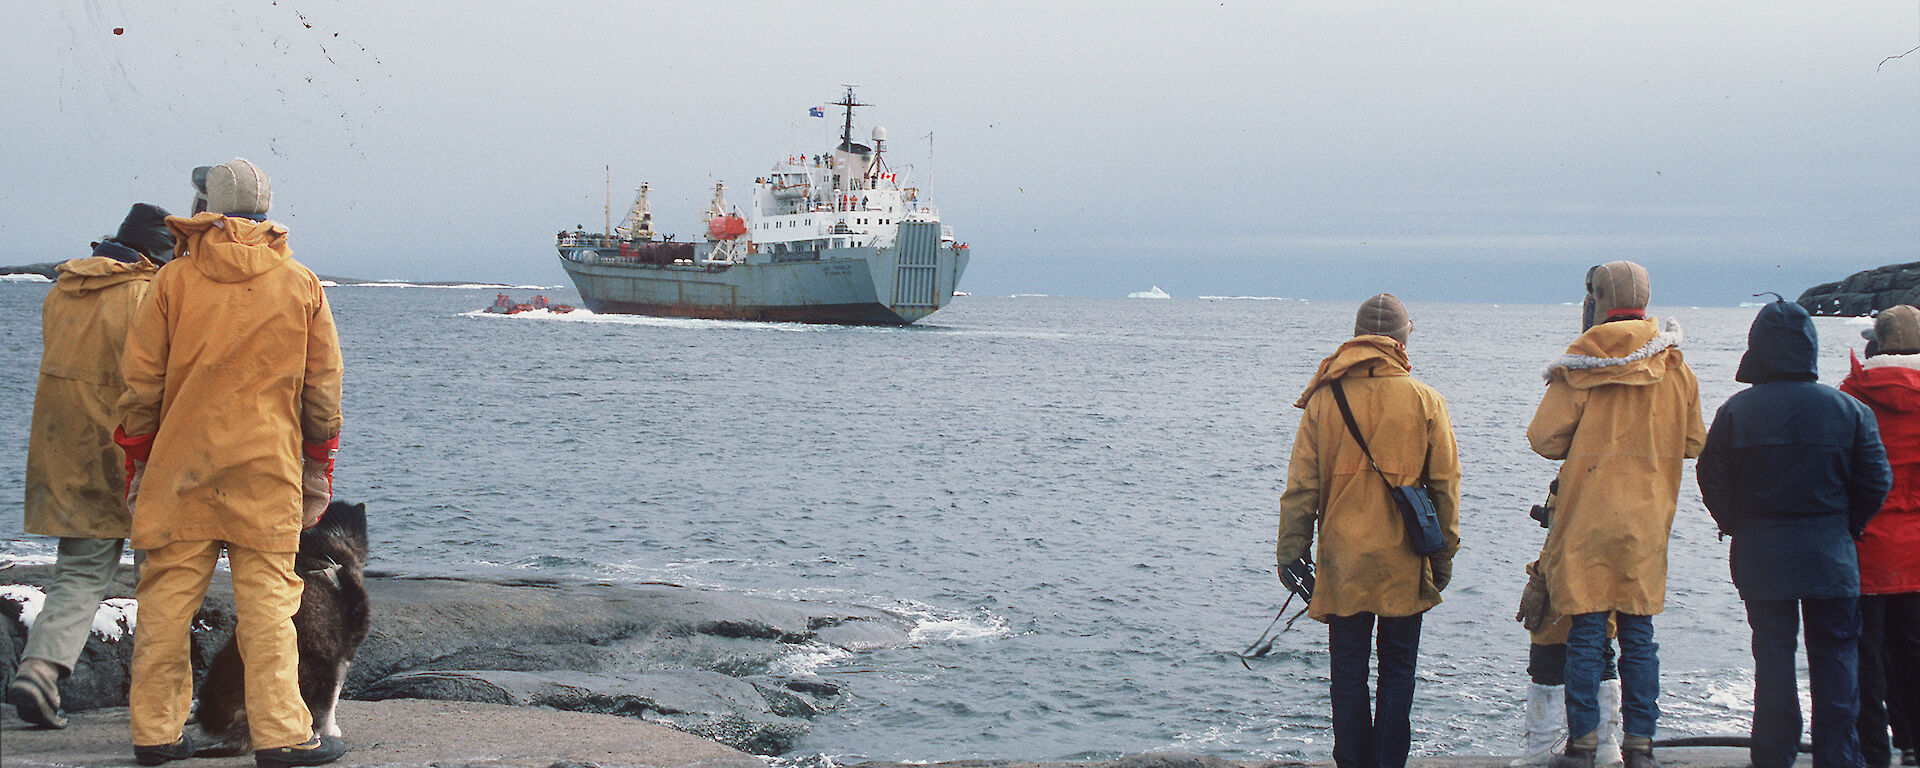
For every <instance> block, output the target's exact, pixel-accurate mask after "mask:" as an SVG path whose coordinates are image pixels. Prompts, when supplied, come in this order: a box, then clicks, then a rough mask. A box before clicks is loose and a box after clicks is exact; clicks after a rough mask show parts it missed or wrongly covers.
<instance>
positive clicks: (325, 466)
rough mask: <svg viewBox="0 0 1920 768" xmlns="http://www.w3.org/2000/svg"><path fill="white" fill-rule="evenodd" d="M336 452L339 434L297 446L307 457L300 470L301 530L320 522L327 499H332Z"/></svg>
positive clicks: (324, 511)
mask: <svg viewBox="0 0 1920 768" xmlns="http://www.w3.org/2000/svg"><path fill="white" fill-rule="evenodd" d="M339 452H340V436H339V435H334V436H333V438H332V439H328V440H321V441H311V440H310V441H307V442H306V443H304V444H302V445H301V446H300V453H301V455H302V456H303V457H304V458H305V459H306V460H305V461H304V462H302V463H303V464H304V465H305V466H303V467H302V468H301V472H300V522H301V526H300V527H301V528H302V529H306V528H312V527H314V526H315V525H319V524H320V517H321V516H322V515H325V514H326V513H327V502H329V501H332V500H333V456H334V454H336V453H339Z"/></svg>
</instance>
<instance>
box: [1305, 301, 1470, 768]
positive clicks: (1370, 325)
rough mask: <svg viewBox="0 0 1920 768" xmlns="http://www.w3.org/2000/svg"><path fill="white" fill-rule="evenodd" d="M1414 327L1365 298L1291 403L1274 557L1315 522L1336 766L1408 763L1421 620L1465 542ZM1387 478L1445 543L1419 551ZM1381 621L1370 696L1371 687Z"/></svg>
mask: <svg viewBox="0 0 1920 768" xmlns="http://www.w3.org/2000/svg"><path fill="white" fill-rule="evenodd" d="M1412 328H1413V324H1412V322H1411V321H1409V320H1408V318H1407V310H1406V307H1404V306H1402V305H1401V303H1400V300H1399V299H1397V298H1394V296H1393V295H1392V294H1386V293H1383V294H1379V295H1377V296H1374V297H1373V298H1370V299H1368V300H1367V301H1366V303H1364V304H1362V305H1361V307H1360V312H1359V314H1358V316H1357V318H1356V319H1355V322H1354V329H1353V332H1354V338H1353V339H1351V340H1349V341H1347V342H1346V343H1344V344H1341V345H1340V348H1339V349H1338V350H1336V351H1335V352H1334V353H1333V355H1332V356H1330V357H1328V358H1327V359H1326V360H1324V361H1322V362H1321V363H1320V368H1319V370H1318V371H1316V372H1315V373H1314V375H1313V381H1312V382H1311V383H1309V384H1308V385H1307V390H1306V392H1305V393H1304V394H1302V395H1301V396H1300V399H1299V401H1298V402H1296V403H1294V406H1295V407H1297V408H1301V409H1303V410H1304V412H1303V413H1302V414H1301V416H1300V430H1299V432H1298V433H1297V434H1296V435H1295V436H1294V441H1293V455H1292V458H1291V459H1290V460H1289V461H1288V464H1287V488H1286V491H1285V492H1284V493H1283V494H1282V495H1281V497H1280V531H1279V538H1278V541H1277V542H1276V544H1275V547H1274V556H1275V559H1276V561H1277V563H1278V565H1279V567H1280V568H1282V569H1284V568H1285V567H1286V566H1287V565H1288V564H1290V563H1292V562H1293V561H1294V560H1295V559H1297V558H1299V557H1300V556H1301V555H1304V554H1306V553H1307V549H1308V547H1309V546H1311V545H1312V544H1313V543H1314V532H1315V529H1316V527H1317V528H1318V530H1319V547H1318V550H1317V557H1316V561H1317V565H1316V572H1315V584H1314V588H1313V598H1312V600H1311V601H1309V602H1308V604H1307V609H1308V610H1307V613H1308V615H1309V616H1312V617H1313V618H1314V619H1316V620H1319V621H1322V622H1325V623H1326V624H1327V632H1328V638H1329V643H1328V646H1329V656H1330V658H1329V661H1330V665H1331V673H1332V682H1331V685H1330V697H1331V699H1332V707H1333V739H1334V741H1333V759H1334V763H1335V764H1336V765H1338V766H1340V768H1349V767H1351V766H1369V767H1370V766H1376V765H1377V766H1382V767H1384V768H1400V766H1404V765H1406V762H1407V752H1408V750H1409V748H1410V746H1411V740H1412V731H1411V727H1410V722H1409V721H1410V715H1411V713H1412V709H1413V688H1414V666H1415V662H1416V660H1417V658H1418V656H1419V650H1420V621H1421V617H1422V616H1423V615H1424V614H1425V613H1426V611H1427V610H1428V609H1430V608H1432V607H1434V606H1435V605H1438V604H1439V603H1440V591H1441V590H1443V589H1446V587H1447V582H1448V581H1450V580H1451V578H1452V576H1453V556H1454V553H1455V552H1457V551H1458V550H1459V548H1460V460H1459V457H1458V455H1457V454H1456V452H1455V448H1454V442H1453V424H1452V422H1451V421H1449V419H1448V417H1447V404H1446V401H1445V400H1444V399H1442V398H1441V397H1440V394H1439V393H1438V392H1435V391H1433V388H1432V387H1429V386H1427V385H1425V384H1423V383H1421V382H1419V381H1417V380H1415V379H1414V378H1413V377H1412V376H1411V375H1409V371H1411V370H1412V368H1413V365H1412V363H1411V362H1409V361H1408V359H1407V347H1406V341H1407V336H1408V333H1409V332H1410V331H1411V330H1412ZM1334 386H1337V387H1339V389H1340V391H1341V392H1343V393H1344V394H1345V397H1346V399H1347V402H1348V404H1349V406H1350V407H1351V410H1352V412H1353V418H1354V422H1355V425H1356V427H1357V428H1358V429H1359V431H1360V432H1361V435H1362V437H1363V438H1364V439H1365V440H1366V443H1367V448H1366V451H1363V450H1362V449H1361V447H1360V444H1359V443H1357V442H1355V441H1354V438H1353V436H1352V433H1351V432H1350V430H1349V429H1348V427H1347V422H1346V419H1345V418H1343V417H1342V415H1341V412H1340V408H1339V405H1338V402H1337V400H1336V398H1335V397H1334V392H1333V391H1332V389H1333V387H1334ZM1367 452H1371V453H1372V459H1371V460H1369V459H1368V457H1367ZM1375 465H1378V467H1379V470H1380V472H1379V473H1376V472H1375V471H1374V466H1375ZM1382 474H1384V475H1385V478H1386V479H1383V478H1382V476H1381V475H1382ZM1388 479H1391V481H1392V483H1393V484H1395V485H1413V484H1416V483H1420V484H1425V485H1426V486H1427V488H1428V489H1429V490H1430V491H1431V493H1432V497H1433V504H1434V507H1435V511H1436V512H1437V516H1438V518H1439V522H1440V527H1441V531H1442V536H1441V538H1442V547H1441V550H1440V551H1439V552H1436V553H1434V554H1433V555H1431V556H1421V555H1419V554H1416V553H1415V552H1414V549H1413V544H1412V537H1411V536H1409V534H1408V533H1407V527H1406V524H1405V523H1404V522H1403V521H1402V520H1401V517H1400V512H1399V510H1398V508H1397V507H1396V506H1395V505H1394V501H1393V499H1392V497H1391V495H1390V491H1389V490H1388V487H1387V483H1388ZM1376 624H1377V626H1378V643H1379V653H1378V657H1379V690H1378V693H1377V697H1375V696H1373V695H1371V694H1370V693H1369V691H1368V690H1367V682H1368V669H1369V667H1370V666H1371V662H1372V660H1373V659H1372V657H1373V656H1374V652H1373V650H1372V645H1373V642H1374V634H1375V628H1376ZM1374 698H1377V712H1378V714H1377V716H1376V714H1375V712H1376V705H1375V703H1374V702H1373V701H1370V699H1374Z"/></svg>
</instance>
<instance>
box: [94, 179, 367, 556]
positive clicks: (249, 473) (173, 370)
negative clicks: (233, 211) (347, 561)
mask: <svg viewBox="0 0 1920 768" xmlns="http://www.w3.org/2000/svg"><path fill="white" fill-rule="evenodd" d="M167 226H168V227H170V228H171V229H173V231H174V234H175V236H176V237H177V245H176V246H175V251H176V253H177V254H178V256H177V257H176V258H175V259H174V260H173V261H172V262H170V263H168V264H167V265H166V266H165V267H164V268H162V269H161V270H160V273H159V275H158V276H157V277H156V278H155V280H154V284H153V290H152V292H151V293H150V294H149V295H148V297H147V300H146V302H145V303H143V304H142V305H141V306H140V313H139V315H138V317H136V318H135V320H134V326H133V329H132V331H131V333H129V335H128V337H127V349H126V357H125V360H124V364H123V367H124V369H125V371H126V378H127V392H126V394H125V395H124V396H122V397H121V398H120V403H119V414H120V424H121V427H122V429H123V430H124V431H125V433H126V434H127V435H129V436H134V437H139V436H146V435H152V436H153V440H152V445H151V454H150V457H149V459H148V463H147V471H146V475H145V477H144V478H143V479H142V481H141V488H140V495H139V498H138V504H137V507H136V508H135V510H134V514H133V546H134V547H135V548H137V549H155V548H158V547H162V546H165V545H167V544H170V543H172V542H176V541H224V542H228V543H230V544H234V545H236V546H240V547H244V548H247V549H252V550H257V551H262V552H293V551H296V550H298V549H299V541H300V523H301V519H300V510H301V489H300V474H301V461H302V458H301V443H302V442H303V441H307V442H319V441H326V440H332V439H334V438H336V437H338V436H339V434H340V380H341V365H340V340H339V337H338V335H337V333H336V331H335V329H334V325H333V312H332V311H331V310H330V309H329V308H328V305H327V298H326V294H324V293H323V292H322V291H321V288H320V280H319V278H317V277H315V276H314V274H313V272H311V271H309V270H308V269H307V268H306V267H304V266H301V264H300V263H299V262H297V261H294V260H293V257H292V251H291V250H289V249H288V248H287V230H286V228H285V227H282V226H281V225H279V224H276V223H274V222H271V221H266V222H262V221H253V220H251V219H246V218H240V217H223V216H221V215H220V214H217V213H211V212H209V213H201V214H197V215H195V216H194V217H193V218H181V217H178V216H172V217H168V218H167Z"/></svg>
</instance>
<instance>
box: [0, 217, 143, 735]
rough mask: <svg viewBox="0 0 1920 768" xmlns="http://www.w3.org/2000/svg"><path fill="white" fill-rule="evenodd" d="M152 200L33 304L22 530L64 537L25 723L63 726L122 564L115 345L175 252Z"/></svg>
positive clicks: (21, 696) (25, 671) (26, 662)
mask: <svg viewBox="0 0 1920 768" xmlns="http://www.w3.org/2000/svg"><path fill="white" fill-rule="evenodd" d="M166 217H167V212H166V211H164V210H162V209H160V208H159V207H158V206H154V205H148V204H146V203H134V205H133V209H132V210H130V211H128V212H127V216H126V218H125V219H124V220H122V221H121V222H120V229H119V231H118V232H116V233H115V234H114V236H113V237H109V238H106V239H104V240H102V241H100V242H98V243H95V244H94V248H93V255H92V256H88V257H87V258H83V259H70V260H68V261H63V262H61V263H60V265H59V266H58V267H56V268H55V269H56V273H57V274H58V275H59V277H58V278H57V279H56V280H55V281H54V285H53V289H52V290H50V291H47V298H46V301H45V302H43V303H42V304H41V308H40V337H41V343H42V347H41V348H42V352H41V353H40V382H39V385H38V386H37V387H36V388H35V389H34V393H33V426H32V431H31V432H29V434H28V437H27V485H26V492H27V493H26V497H27V498H26V501H27V503H26V530H27V532H28V533H32V534H38V535H41V536H58V537H60V544H59V549H58V550H57V554H56V555H55V556H54V565H53V579H52V581H51V582H49V583H48V585H47V592H46V601H45V602H44V603H42V605H41V608H40V615H39V616H38V617H37V618H35V619H34V622H33V627H32V628H31V629H29V630H28V631H27V647H26V648H25V650H24V651H22V653H21V658H20V666H19V667H18V668H17V669H15V670H14V677H13V682H12V683H10V684H9V685H8V686H7V703H9V704H12V705H13V707H14V711H16V712H18V713H20V718H21V719H22V720H26V721H27V722H30V723H34V724H36V725H39V726H42V727H45V728H64V727H66V724H67V720H66V718H65V717H64V716H62V715H61V714H60V689H59V685H58V683H59V681H60V680H61V679H63V678H65V677H67V676H68V675H70V674H72V673H73V666H74V664H75V663H76V662H78V661H79V659H80V654H81V651H83V650H84V649H85V648H86V645H87V633H88V631H89V629H90V628H91V627H92V626H93V617H94V614H95V613H96V612H98V611H99V608H100V600H101V598H103V597H105V596H106V594H107V586H108V585H109V584H111V583H112V582H113V578H114V576H116V575H118V574H119V572H120V550H121V547H122V545H124V544H125V543H126V538H127V535H128V531H129V527H130V525H131V521H130V520H129V519H128V517H127V507H126V505H125V504H123V503H121V496H122V494H123V493H124V492H125V486H126V476H125V475H124V474H123V473H122V472H121V469H120V451H119V449H117V448H115V447H113V426H114V424H115V423H116V422H115V419H114V417H113V406H114V401H116V400H118V399H120V393H121V392H123V391H125V390H126V383H125V380H124V379H122V378H121V376H120V352H121V349H122V347H124V346H125V345H126V342H127V326H128V324H129V323H131V322H132V321H133V314H134V311H135V310H136V309H138V308H139V306H140V300H141V299H142V298H145V297H146V295H147V283H148V281H150V280H152V279H153V273H154V272H155V271H157V270H159V269H160V267H159V266H157V265H158V264H162V263H165V262H166V260H167V257H169V256H172V255H173V232H172V231H171V230H169V229H167V227H166V224H164V223H163V220H164V219H166Z"/></svg>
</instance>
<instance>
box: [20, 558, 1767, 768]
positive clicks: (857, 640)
mask: <svg viewBox="0 0 1920 768" xmlns="http://www.w3.org/2000/svg"><path fill="white" fill-rule="evenodd" d="M51 570H52V567H51V566H46V565H33V566H13V567H0V679H4V678H6V677H9V676H11V674H12V670H13V667H14V666H15V665H16V664H17V662H18V654H19V652H20V647H21V646H22V645H23V644H24V642H25V638H26V629H25V626H24V625H23V623H22V621H21V614H22V613H23V611H27V612H30V611H31V610H32V609H31V608H29V607H28V605H29V604H30V603H31V602H32V601H31V600H30V599H23V596H27V597H30V593H31V591H32V590H37V589H38V588H39V587H40V586H41V585H42V584H44V583H45V580H46V578H47V577H48V576H49V575H50V573H51ZM132 578H133V574H132V569H131V568H124V569H122V573H121V576H120V579H119V581H118V582H117V583H116V584H115V585H114V586H113V588H112V589H110V590H109V593H108V596H109V597H110V598H113V597H131V596H132V594H133V581H132ZM367 581H368V589H369V591H370V593H371V595H372V598H373V601H374V612H375V613H374V616H375V619H374V629H373V632H372V633H371V634H370V635H369V637H368V638H367V641H366V643H365V644H364V645H362V646H361V648H360V652H359V654H358V656H357V657H356V660H355V663H354V666H353V669H352V671H351V674H350V675H349V677H348V681H347V687H346V690H345V694H344V696H343V699H344V700H343V701H342V702H341V717H340V720H341V725H342V728H343V729H345V730H346V736H347V740H348V743H349V744H350V745H351V746H352V747H353V749H354V751H353V752H351V753H349V755H348V757H347V758H346V759H345V760H344V761H343V762H342V763H341V764H342V765H344V766H370V767H374V768H428V767H429V766H431V767H432V768H468V767H471V768H481V767H483V766H484V767H485V768H585V767H586V766H594V767H596V768H621V767H623V766H660V767H663V768H665V767H671V768H694V767H696V766H698V767H700V768H756V767H764V766H766V765H768V758H767V757H766V756H771V755H778V754H781V753H784V752H787V751H790V750H791V749H792V747H793V746H794V745H795V744H797V743H798V741H799V739H800V738H801V737H802V736H804V735H805V734H806V732H807V728H808V723H809V721H810V720H811V719H812V718H813V717H815V716H817V715H819V714H820V713H822V712H825V711H827V710H829V709H831V708H833V707H834V706H836V705H838V704H839V703H841V702H842V701H843V700H844V698H845V696H846V694H845V693H844V692H843V691H841V690H840V689H839V688H838V687H837V686H835V685H833V684H831V683H828V682H826V681H823V680H821V679H820V678H818V677H816V676H814V675H812V674H810V673H808V672H807V671H805V670H803V669H790V668H788V664H789V660H791V659H793V658H795V657H797V656H817V655H818V654H822V653H826V654H832V653H836V652H854V651H860V650H866V649H872V648H880V647H888V646H897V645H901V644H905V643H907V642H910V641H911V629H912V625H911V623H910V622H908V621H907V620H906V619H905V618H904V617H901V616H896V615H894V614H890V613H887V612H885V611H880V610H876V609H872V608H864V607H860V606H850V605H843V604H836V603H827V602H816V601H801V600H775V599H768V598H760V597H754V596H750V595H741V594H734V593H727V592H719V591H715V590H704V589H696V588H689V587H684V586H679V585H673V584H634V585H615V584H605V583H585V582H576V583H567V582H558V581H534V580H492V581H488V580H474V579H451V578H425V577H407V576H398V575H382V574H369V578H368V580H367ZM233 624H234V620H233V598H232V592H231V588H230V587H229V586H228V585H227V584H226V583H224V579H222V578H216V579H215V582H214V586H213V587H212V588H211V589H210V590H209V592H208V596H207V601H206V605H205V607H203V608H202V610H201V613H200V615H199V617H198V619H197V621H196V622H195V630H194V640H193V642H194V653H195V668H196V669H201V668H204V666H205V664H206V662H207V661H208V660H209V659H211V657H212V655H213V653H214V652H215V651H217V650H218V649H219V647H220V646H221V645H222V644H224V643H225V642H226V639H227V637H228V636H229V635H231V634H232V632H233ZM96 628H97V629H98V628H99V624H98V623H97V624H96ZM132 629H133V630H134V631H137V627H134V628H132ZM113 634H114V633H112V632H104V633H103V632H96V633H95V634H94V635H93V636H92V637H90V638H89V639H88V641H87V648H86V651H85V653H84V654H83V655H82V657H81V659H80V662H79V663H78V664H77V665H76V668H75V670H74V674H73V675H72V676H71V677H69V678H67V679H66V680H65V681H63V682H62V684H61V695H62V697H63V698H64V699H65V703H66V705H67V709H68V712H69V714H70V716H71V718H72V723H71V725H70V726H69V727H68V728H67V729H66V730H60V731H51V730H38V729H34V728H31V727H30V726H28V725H27V724H25V723H23V722H22V721H20V720H19V719H18V718H16V717H14V713H13V711H12V708H10V707H8V708H5V713H4V715H0V739H3V740H4V741H3V742H0V743H3V746H0V750H3V752H0V754H3V755H4V762H5V764H6V765H7V766H9V768H11V766H16V765H19V766H47V767H49V768H51V767H52V766H120V765H128V764H130V763H131V760H130V757H131V751H130V749H129V747H128V744H127V741H126V738H127V712H126V692H127V682H128V675H127V664H128V661H129V660H130V659H131V656H132V646H133V643H132V633H124V634H120V635H119V636H118V637H117V638H116V637H113V636H112V635H113ZM1660 757H1661V761H1662V762H1663V763H1664V764H1665V765H1668V766H1672V767H1680V766H1701V767H1702V768H1704V767H1706V766H1730V767H1731V766H1740V765H1744V764H1745V763H1746V762H1747V758H1746V752H1745V750H1735V749H1684V750H1663V751H1662V752H1661V755H1660ZM1802 760H1803V762H1804V761H1805V756H1803V758H1802ZM1507 762H1508V758H1505V757H1494V756H1440V757H1421V758H1415V759H1414V760H1412V761H1411V762H1410V765H1415V766H1433V767H1435V768H1441V767H1445V768H1467V767H1469V766H1474V767H1478V766H1486V767H1488V768H1495V767H1498V766H1506V765H1507ZM251 764H252V759H251V758H250V757H235V758H217V759H201V760H196V761H194V763H193V765H194V766H195V768H227V766H234V767H236V768H237V767H238V766H243V765H251ZM775 764H776V765H786V766H789V767H790V768H928V766H929V764H928V763H900V762H866V763H850V764H843V765H836V763H834V762H833V761H832V760H828V759H825V758H821V757H817V756H816V757H812V758H804V759H801V760H798V761H776V762H775ZM931 765H933V766H944V767H945V768H1278V767H1279V766H1299V765H1314V766H1324V765H1329V764H1328V763H1324V762H1300V761H1231V760H1222V759H1218V758H1213V757H1206V756H1200V755H1192V754H1185V753H1153V754H1145V755H1133V756H1128V757H1123V758H1120V759H1117V760H1111V761H1100V762H1082V763H1062V762H1028V761H1015V760H960V761H952V762H945V763H933V764H931Z"/></svg>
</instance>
